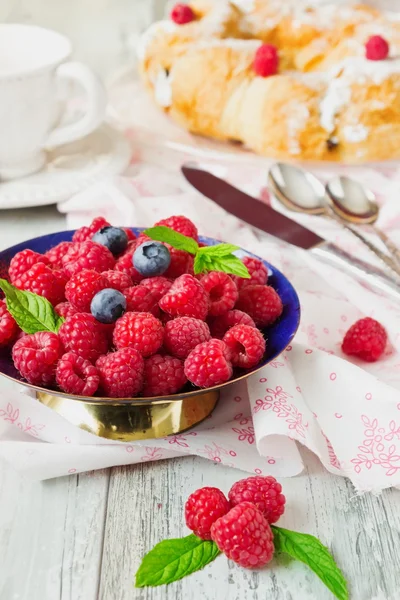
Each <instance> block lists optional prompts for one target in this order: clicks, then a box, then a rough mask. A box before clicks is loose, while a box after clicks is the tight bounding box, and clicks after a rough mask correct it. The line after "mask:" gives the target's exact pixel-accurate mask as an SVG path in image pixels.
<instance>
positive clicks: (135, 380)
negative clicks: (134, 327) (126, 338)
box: [96, 348, 144, 398]
mask: <svg viewBox="0 0 400 600" xmlns="http://www.w3.org/2000/svg"><path fill="white" fill-rule="evenodd" d="M96 368H97V369H98V371H99V375H100V389H101V391H102V393H103V394H105V396H107V397H108V398H133V397H135V396H137V395H138V394H139V392H140V391H141V389H142V387H143V372H144V361H143V358H142V356H141V354H140V352H138V351H137V350H135V349H134V348H123V349H121V350H117V351H116V352H110V354H107V355H104V356H101V357H100V358H99V359H98V360H97V362H96Z"/></svg>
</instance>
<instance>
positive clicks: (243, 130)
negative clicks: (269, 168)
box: [139, 0, 400, 162]
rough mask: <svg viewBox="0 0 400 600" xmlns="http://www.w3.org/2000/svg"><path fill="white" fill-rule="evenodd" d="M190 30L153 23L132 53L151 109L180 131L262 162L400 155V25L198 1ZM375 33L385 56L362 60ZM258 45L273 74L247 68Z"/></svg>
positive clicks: (336, 13) (374, 17) (348, 10)
mask: <svg viewBox="0 0 400 600" xmlns="http://www.w3.org/2000/svg"><path fill="white" fill-rule="evenodd" d="M190 6H191V8H192V11H193V15H194V16H195V18H194V20H193V21H191V22H190V23H187V24H185V25H177V24H175V23H173V22H172V21H161V22H159V23H155V24H154V25H152V26H151V27H150V29H149V30H148V31H147V32H146V33H145V34H144V36H143V38H142V40H141V45H140V49H139V59H140V72H141V76H142V79H143V81H144V83H145V85H146V86H147V87H148V89H149V90H150V92H151V94H152V95H153V98H154V100H155V101H156V103H157V104H158V105H159V106H160V107H161V108H162V109H163V110H164V111H165V112H167V113H168V114H169V115H170V117H171V118H172V119H173V120H174V121H176V122H177V123H178V124H180V125H181V126H182V127H184V128H186V129H187V130H189V131H191V132H193V133H197V134H200V135H203V136H209V137H212V138H215V139H219V140H227V141H235V142H240V143H242V144H243V145H244V146H245V147H247V148H249V149H251V150H253V151H255V152H257V153H259V154H262V155H265V156H269V157H276V158H280V159H297V160H312V161H314V160H315V161H321V160H322V161H325V160H326V161H345V162H363V161H378V160H387V159H393V158H396V157H398V156H399V154H400V57H398V56H396V48H398V49H400V17H397V15H393V14H387V13H380V12H378V11H376V10H373V9H371V8H369V7H367V6H363V5H350V4H349V3H348V4H344V5H340V6H337V5H321V6H313V7H308V8H307V2H305V1H304V0H302V1H300V0H297V1H296V2H294V1H293V0H286V2H285V3H282V2H280V1H277V0H264V1H262V0H254V1H253V2H250V1H247V2H246V1H245V0H242V2H241V3H239V0H237V3H236V4H233V3H230V2H226V1H225V0H218V1H216V2H211V1H207V0H201V1H200V0H199V1H197V2H193V3H191V4H190ZM374 35H381V36H382V37H384V39H385V40H386V41H387V42H388V44H389V48H390V55H389V56H388V57H387V58H386V59H384V60H369V59H367V58H366V56H365V43H366V41H367V40H368V39H369V38H370V37H371V36H374ZM263 43H268V44H273V45H274V46H277V48H278V49H279V72H278V73H277V74H275V75H272V76H269V77H262V76H259V75H258V74H257V73H256V71H255V69H254V60H255V55H256V52H257V50H258V49H259V48H260V46H261V45H262V44H263Z"/></svg>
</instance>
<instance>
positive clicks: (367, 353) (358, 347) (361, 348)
mask: <svg viewBox="0 0 400 600" xmlns="http://www.w3.org/2000/svg"><path fill="white" fill-rule="evenodd" d="M387 341H388V336H387V333H386V330H385V328H384V327H383V326H382V325H381V324H380V323H379V322H378V321H376V320H375V319H371V317H365V318H364V319H359V320H358V321H356V322H355V323H354V325H352V326H351V327H350V329H349V330H348V331H347V333H346V335H345V336H344V339H343V342H342V350H343V352H344V354H347V355H349V356H357V357H358V358H361V360H365V361H366V362H375V361H377V360H379V358H381V356H382V355H383V353H384V351H385V348H386V345H387Z"/></svg>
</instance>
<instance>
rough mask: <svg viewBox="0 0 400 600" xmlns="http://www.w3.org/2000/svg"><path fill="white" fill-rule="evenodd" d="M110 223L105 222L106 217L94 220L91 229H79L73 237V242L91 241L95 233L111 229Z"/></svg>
mask: <svg viewBox="0 0 400 600" xmlns="http://www.w3.org/2000/svg"><path fill="white" fill-rule="evenodd" d="M109 225H110V223H109V222H108V221H106V220H105V218H104V217H97V218H96V219H93V221H92V222H91V224H90V225H89V227H81V228H80V229H77V230H76V231H75V233H74V235H73V237H72V241H73V242H79V243H81V242H87V241H88V240H91V239H92V237H93V236H94V234H95V233H97V232H98V231H100V229H102V228H103V227H109Z"/></svg>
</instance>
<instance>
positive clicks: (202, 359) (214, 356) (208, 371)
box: [185, 340, 232, 388]
mask: <svg viewBox="0 0 400 600" xmlns="http://www.w3.org/2000/svg"><path fill="white" fill-rule="evenodd" d="M185 375H186V377H187V378H188V379H189V381H191V382H192V383H193V384H194V385H197V387H200V388H206V387H212V386H213V385H219V384H220V383H225V381H228V380H229V379H230V378H231V377H232V364H231V362H230V352H229V349H228V347H227V345H226V344H225V342H223V341H222V340H210V341H209V342H203V343H202V344H198V346H196V348H194V350H192V351H191V353H190V354H189V356H188V357H187V359H186V360H185Z"/></svg>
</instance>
